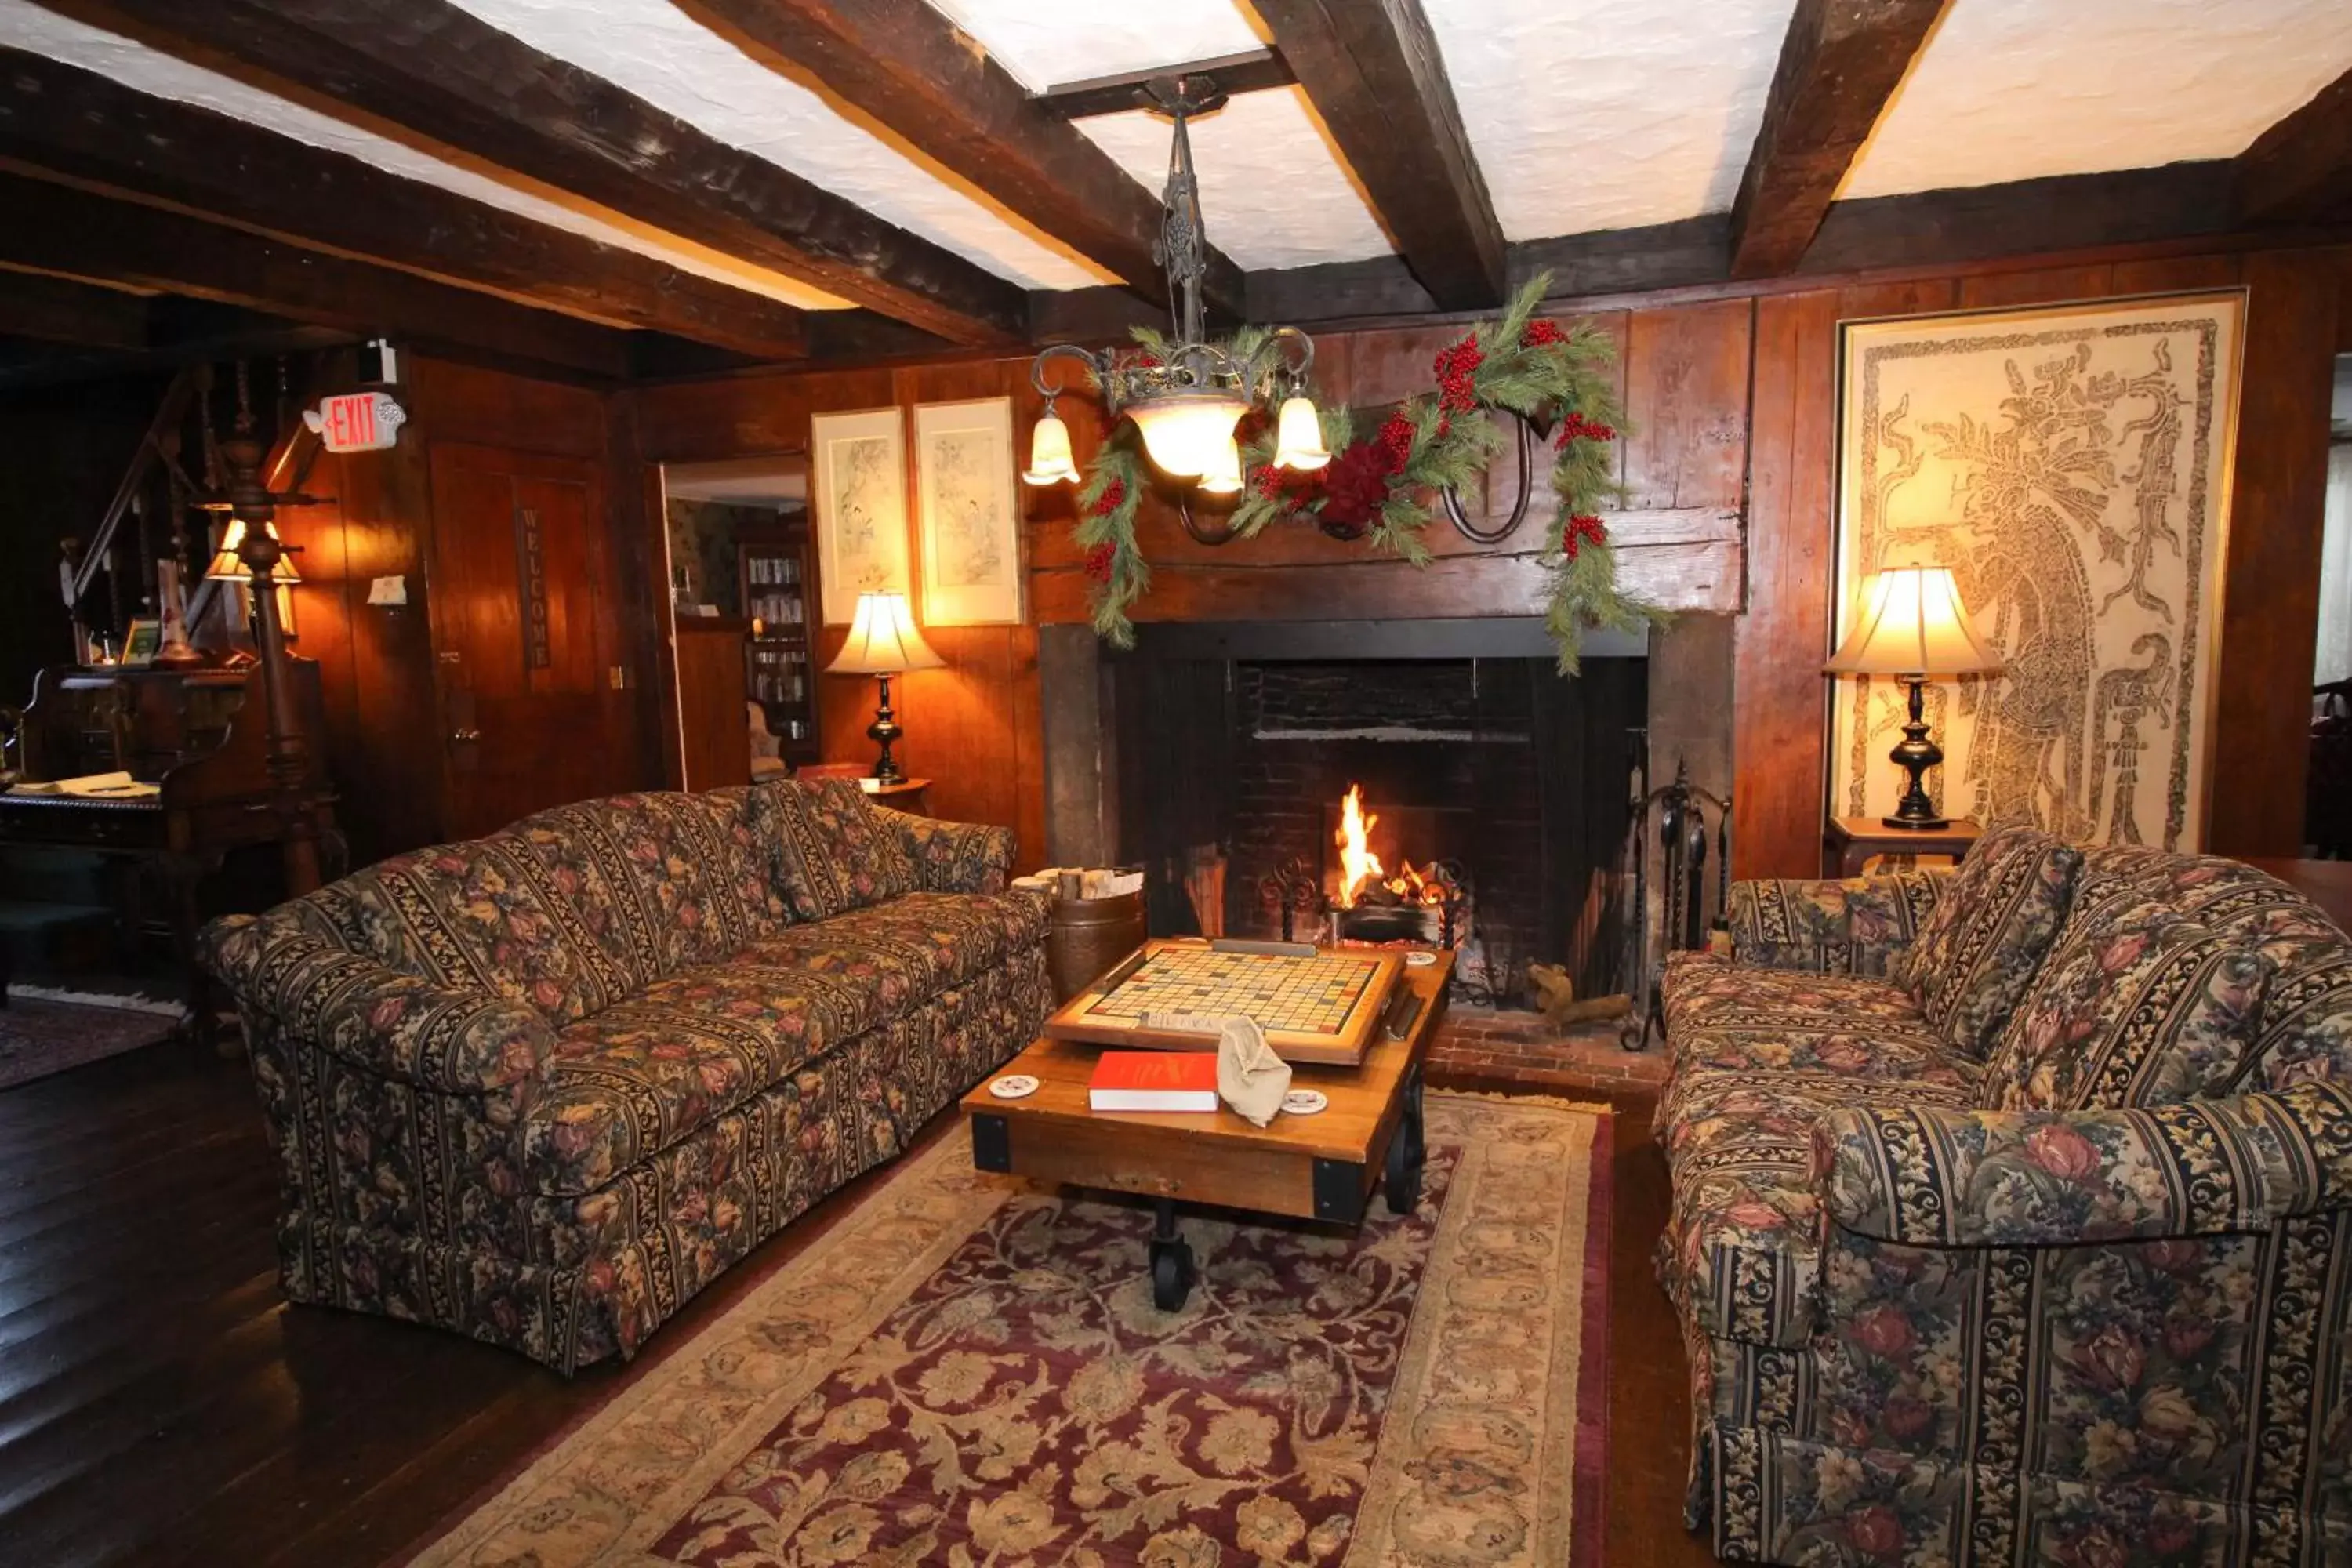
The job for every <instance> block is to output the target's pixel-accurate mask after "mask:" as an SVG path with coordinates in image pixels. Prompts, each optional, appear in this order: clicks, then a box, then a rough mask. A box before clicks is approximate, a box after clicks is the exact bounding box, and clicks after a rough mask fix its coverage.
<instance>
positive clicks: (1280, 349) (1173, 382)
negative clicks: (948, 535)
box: [1022, 76, 1331, 495]
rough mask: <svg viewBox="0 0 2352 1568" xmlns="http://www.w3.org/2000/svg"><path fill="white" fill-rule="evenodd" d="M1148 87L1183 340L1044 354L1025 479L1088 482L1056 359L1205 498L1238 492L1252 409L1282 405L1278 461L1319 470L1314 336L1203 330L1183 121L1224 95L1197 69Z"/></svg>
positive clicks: (1196, 199)
mask: <svg viewBox="0 0 2352 1568" xmlns="http://www.w3.org/2000/svg"><path fill="white" fill-rule="evenodd" d="M1144 90H1145V92H1146V94H1147V95H1148V96H1149V98H1150V102H1151V104H1152V106H1154V107H1156V108H1157V109H1158V110H1160V112H1161V113H1164V114H1166V115H1168V116H1169V117H1170V118H1171V120H1172V121H1174V122H1175V137H1174V142H1173V145H1172V146H1171V150H1170V153H1169V165H1168V184H1167V186H1166V188H1165V189H1164V190H1163V191H1162V192H1161V195H1160V205H1161V218H1160V235H1161V237H1160V244H1159V245H1158V246H1157V247H1155V250H1154V254H1155V255H1156V256H1157V257H1158V258H1159V259H1160V263H1161V265H1162V266H1163V267H1165V268H1166V269H1167V274H1168V290H1169V301H1168V313H1169V317H1170V319H1171V321H1172V322H1173V323H1174V325H1175V327H1176V330H1177V336H1176V338H1175V340H1174V341H1172V342H1169V343H1167V344H1165V345H1162V344H1161V343H1160V342H1159V340H1157V339H1150V340H1148V341H1149V342H1150V344H1151V347H1152V349H1153V350H1154V351H1157V352H1141V353H1139V352H1137V351H1135V350H1127V351H1124V352H1122V351H1118V350H1108V349H1107V350H1103V351H1100V352H1096V351H1091V350H1087V349H1083V348H1079V347H1077V346H1076V344H1072V343H1055V344H1052V345H1050V346H1048V347H1046V348H1045V349H1044V350H1042V351H1041V352H1040V353H1038V355H1037V358H1036V361H1035V363H1034V364H1033V365H1032V366H1031V368H1030V382H1031V384H1033V385H1034V386H1035V387H1036V389H1037V391H1038V393H1039V394H1040V395H1042V396H1043V397H1044V398H1045V412H1044V415H1043V416H1041V417H1040V418H1039V419H1038V421H1037V424H1036V426H1035V428H1034V431H1033V432H1032V433H1031V436H1030V447H1029V467H1028V469H1027V470H1026V471H1025V472H1024V474H1023V475H1022V478H1023V479H1024V480H1026V481H1027V482H1028V483H1030V484H1033V485H1048V484H1077V483H1079V482H1080V475H1079V471H1078V468H1077V465H1076V461H1075V460H1074V458H1073V456H1072V453H1071V449H1070V431H1069V426H1066V425H1065V424H1064V423H1063V422H1062V419H1061V416H1059V415H1057V414H1056V413H1055V411H1054V400H1055V398H1056V397H1057V396H1058V395H1060V394H1061V393H1062V392H1063V391H1064V390H1065V388H1064V387H1063V386H1062V385H1061V384H1059V383H1057V382H1053V381H1049V380H1048V379H1047V377H1046V368H1047V366H1048V365H1049V364H1050V363H1052V361H1054V360H1055V359H1056V358H1066V359H1072V360H1076V362H1078V363H1079V364H1080V365H1081V366H1082V367H1083V369H1084V374H1085V375H1086V377H1087V380H1088V381H1090V382H1091V383H1092V384H1093V385H1094V388H1095V391H1096V393H1097V395H1099V396H1100V397H1101V399H1102V405H1103V409H1104V412H1106V413H1107V414H1108V415H1109V416H1111V419H1112V420H1113V421H1114V422H1116V421H1117V420H1118V419H1119V418H1121V417H1125V418H1128V419H1130V420H1132V421H1134V423H1135V428H1136V431H1137V433H1138V434H1139V436H1140V437H1142V440H1143V450H1144V454H1145V456H1147V457H1148V458H1150V460H1151V464H1152V466H1153V467H1154V468H1158V469H1159V470H1160V472H1161V473H1163V474H1165V475H1167V476H1168V477H1169V478H1171V479H1185V480H1191V481H1192V483H1193V485H1194V488H1196V489H1200V490H1201V491H1202V492H1203V493H1204V494H1209V495H1237V494H1239V493H1240V492H1241V489H1242V487H1243V480H1244V476H1243V472H1242V459H1241V447H1240V442H1239V427H1240V426H1241V423H1242V420H1243V419H1244V417H1245V416H1248V415H1249V414H1251V413H1252V412H1253V411H1262V412H1263V413H1265V414H1272V413H1273V411H1275V410H1276V409H1277V408H1278V409H1279V410H1280V414H1279V417H1278V419H1277V420H1276V442H1277V446H1276V455H1275V458H1274V461H1275V463H1276V466H1278V467H1281V468H1292V469H1297V470H1299V471H1301V472H1304V471H1307V470H1309V469H1313V468H1321V467H1323V465H1324V464H1326V463H1328V462H1329V461H1330V460H1331V454H1330V453H1329V452H1328V451H1327V450H1325V449H1324V445H1323V432H1322V422H1321V420H1320V418H1319V417H1318V415H1317V413H1316V410H1315V404H1314V400H1313V399H1312V398H1311V397H1309V396H1308V395H1307V373H1308V372H1309V371H1310V370H1311V369H1312V368H1313V367H1314V363H1315V342H1314V340H1313V339H1311V338H1309V337H1308V336H1307V334H1306V333H1305V332H1302V331H1299V330H1298V329H1297V328H1296V327H1276V328H1274V329H1272V330H1271V331H1243V332H1241V333H1239V334H1237V335H1236V336H1235V337H1234V340H1232V342H1230V343H1217V342H1209V341H1208V340H1207V338H1206V336H1205V334H1204V331H1203V327H1202V303H1201V293H1202V281H1203V279H1205V278H1206V276H1207V273H1208V255H1209V250H1208V239H1207V235H1206V230H1205V228H1204V226H1203V225H1202V217H1201V202H1200V183H1199V180H1198V179H1197V177H1196V176H1195V175H1194V174H1193V171H1192V138H1191V137H1190V135H1189V134H1188V133H1187V132H1186V130H1185V123H1186V121H1188V120H1189V119H1190V118H1191V117H1192V115H1195V114H1205V113H1208V112H1210V111H1212V110H1216V109H1219V108H1222V107H1223V104H1224V101H1225V95H1224V94H1223V92H1222V91H1220V90H1218V89H1216V87H1215V85H1214V83H1213V82H1210V81H1207V80H1206V79H1203V78H1200V77H1197V76H1195V77H1188V78H1182V79H1176V78H1160V79H1154V80H1153V81H1152V82H1150V84H1148V86H1147V87H1146V88H1145V89H1144Z"/></svg>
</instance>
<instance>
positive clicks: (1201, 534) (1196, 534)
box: [1176, 489, 1241, 545]
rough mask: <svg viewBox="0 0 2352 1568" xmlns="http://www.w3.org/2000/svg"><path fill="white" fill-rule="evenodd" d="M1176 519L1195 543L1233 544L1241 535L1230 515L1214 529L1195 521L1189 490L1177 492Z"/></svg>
mask: <svg viewBox="0 0 2352 1568" xmlns="http://www.w3.org/2000/svg"><path fill="white" fill-rule="evenodd" d="M1176 519H1177V521H1180V522H1181V523H1182V524H1183V525H1184V531H1185V533H1186V534H1188V535H1190V536H1191V538H1192V542H1193V543H1195V544H1211V545H1215V544H1231V543H1232V542H1234V540H1236V539H1239V538H1240V537H1241V534H1240V532H1239V531H1237V530H1235V529H1234V522H1233V519H1232V518H1230V517H1228V518H1227V519H1226V520H1225V521H1224V522H1223V524H1222V525H1220V526H1219V527H1218V528H1216V529H1215V530H1213V531H1212V530H1208V529H1204V528H1202V526H1201V525H1200V523H1199V522H1197V521H1194V520H1193V517H1192V495H1191V494H1190V492H1189V491H1188V490H1183V489H1180V490H1178V491H1177V492H1176Z"/></svg>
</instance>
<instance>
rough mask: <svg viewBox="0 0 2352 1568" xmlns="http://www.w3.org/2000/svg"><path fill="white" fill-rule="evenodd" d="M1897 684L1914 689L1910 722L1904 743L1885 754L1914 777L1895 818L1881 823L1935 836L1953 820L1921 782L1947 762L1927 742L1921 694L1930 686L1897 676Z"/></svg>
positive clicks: (1898, 803) (1933, 744)
mask: <svg viewBox="0 0 2352 1568" xmlns="http://www.w3.org/2000/svg"><path fill="white" fill-rule="evenodd" d="M1895 679H1897V680H1901V681H1905V682H1907V683H1908V684H1909V685H1910V688H1911V718H1910V721H1909V722H1908V723H1906V724H1905V725H1904V726H1903V739H1902V740H1901V741H1899V742H1896V743H1895V749H1894V750H1893V751H1891V752H1887V753H1886V754H1887V755H1888V756H1890V757H1892V758H1893V759H1894V760H1895V765H1896V766H1898V767H1900V768H1902V769H1903V770H1904V771H1905V772H1906V773H1909V774H1910V775H1911V783H1910V786H1909V787H1908V788H1906V790H1904V792H1903V798H1902V799H1901V800H1898V801H1896V802H1895V815H1894V816H1882V817H1880V818H1879V819H1878V820H1879V821H1880V822H1882V823H1884V824H1885V825H1886V826H1889V827H1899V828H1905V829H1907V830H1909V831H1911V832H1913V833H1936V832H1940V831H1941V830H1943V829H1944V828H1947V827H1949V826H1951V825H1952V819H1951V818H1950V817H1948V816H1943V815H1941V814H1940V813H1938V812H1937V810H1936V803H1935V802H1934V801H1932V800H1930V799H1928V798H1927V785H1926V784H1924V783H1922V782H1921V780H1922V777H1923V776H1924V775H1925V774H1926V773H1927V770H1928V769H1929V768H1932V767H1934V766H1936V764H1937V763H1940V762H1942V761H1943V760H1944V748H1943V747H1941V746H1939V745H1937V744H1936V742H1933V741H1931V740H1929V739H1928V738H1927V720H1926V719H1925V718H1924V717H1922V699H1921V692H1922V691H1923V690H1924V689H1925V688H1926V686H1927V677H1926V676H1924V675H1898V676H1896V677H1895Z"/></svg>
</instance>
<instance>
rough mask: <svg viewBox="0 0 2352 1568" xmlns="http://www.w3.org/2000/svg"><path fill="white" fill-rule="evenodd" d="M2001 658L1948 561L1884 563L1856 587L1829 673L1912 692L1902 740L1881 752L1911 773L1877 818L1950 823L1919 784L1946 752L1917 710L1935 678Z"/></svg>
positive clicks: (1893, 822) (1929, 828)
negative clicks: (1850, 618) (1858, 593)
mask: <svg viewBox="0 0 2352 1568" xmlns="http://www.w3.org/2000/svg"><path fill="white" fill-rule="evenodd" d="M2000 667H2001V662H2000V654H1998V653H1996V652H1995V651H1993V650H1992V649H1991V648H1990V647H1986V646H1985V644H1984V642H1983V641H1982V640H1981V639H1979V637H1978V636H1977V634H1976V632H1975V631H1974V630H1973V629H1972V628H1971V627H1970V626H1969V612H1968V607H1967V606H1966V605H1962V604H1961V603H1960V589H1959V584H1957V583H1955V582H1953V581H1952V569H1951V568H1950V567H1948V566H1934V565H1924V564H1922V565H1905V566H1888V567H1886V568H1885V569H1883V570H1882V571H1881V572H1880V573H1879V574H1878V575H1877V576H1875V577H1874V578H1872V579H1871V580H1870V582H1869V584H1867V585H1866V586H1865V587H1864V589H1863V592H1862V606H1861V613H1860V614H1858V615H1857V616H1855V617H1854V623H1853V631H1851V632H1849V633H1848V634H1847V635H1846V639H1845V641H1844V643H1843V644H1842V645H1841V646H1840V647H1839V648H1838V650H1837V652H1835V653H1833V654H1832V655H1831V656H1830V661H1829V663H1828V665H1827V666H1826V667H1825V668H1827V669H1828V670H1829V672H1830V673H1831V674H1832V675H1891V676H1893V677H1895V679H1897V680H1900V681H1904V682H1906V683H1907V684H1908V685H1909V687H1910V689H1911V718H1910V721H1909V722H1908V723H1906V724H1905V725H1904V726H1903V739H1902V741H1901V742H1899V743H1897V744H1896V746H1895V750H1894V751H1892V752H1888V753H1887V754H1888V755H1889V756H1891V757H1893V758H1894V759H1895V763H1896V764H1897V765H1899V766H1901V767H1902V768H1903V769H1905V770H1906V772H1908V773H1910V775H1911V786H1910V787H1909V788H1908V789H1906V790H1905V791H1904V792H1903V799H1902V801H1901V803H1900V804H1898V805H1896V806H1895V815H1894V816H1885V817H1881V818H1880V819H1879V820H1880V821H1882V822H1884V823H1885V825H1886V826H1889V827H1907V828H1913V829H1916V830H1918V831H1921V832H1933V831H1935V830H1937V829H1939V828H1944V827H1948V826H1951V823H1950V821H1949V820H1948V818H1945V817H1942V816H1937V814H1936V803H1935V802H1933V801H1931V800H1929V799H1928V798H1927V786H1926V785H1925V784H1922V783H1921V782H1920V779H1921V777H1922V775H1924V774H1925V773H1927V770H1928V769H1929V768H1932V767H1934V766H1935V765H1936V764H1937V763H1940V762H1942V761H1943V760H1944V749H1943V748H1942V747H1941V746H1938V745H1937V744H1936V742H1933V741H1931V740H1929V739H1928V738H1927V720H1926V719H1924V718H1922V717H1921V715H1920V693H1921V691H1922V689H1924V688H1925V687H1926V685H1927V678H1928V677H1930V676H1936V675H1977V674H1990V673H1991V672H1993V671H1997V670H1999V669H2000Z"/></svg>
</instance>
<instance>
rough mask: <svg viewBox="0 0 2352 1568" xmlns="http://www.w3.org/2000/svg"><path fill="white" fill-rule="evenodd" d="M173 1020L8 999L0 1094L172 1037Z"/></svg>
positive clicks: (1, 1012) (0, 1012)
mask: <svg viewBox="0 0 2352 1568" xmlns="http://www.w3.org/2000/svg"><path fill="white" fill-rule="evenodd" d="M179 1023H180V1020H179V1018H178V1017H177V1016H163V1015H162V1014H158V1013H151V1012H134V1011H131V1009H129V1008H123V1007H77V1006H74V1005H70V1004H68V1003H64V1002H40V1001H35V1000H32V999H30V998H28V997H25V996H20V995H14V994H12V995H11V996H10V997H9V998H8V1005H7V1006H6V1007H5V1008H0V1089H14V1088H16V1086H17V1085H18V1084H20V1083H30V1082H32V1081H33V1080H34V1079H37V1078H47V1077H48V1076H49V1075H50V1074H51V1073H60V1072H63V1071H65V1070H66V1069H67V1068H78V1067H80V1066H81V1065H82V1064H83V1063H85V1062H94V1061H97V1060H99V1059H100V1058H105V1057H114V1056H121V1054H122V1053H123V1052H125V1051H135V1050H138V1049H140V1048H142V1047H146V1046H152V1045H155V1044H158V1043H160V1042H161V1041H163V1040H167V1039H169V1038H171V1036H172V1031H173V1030H174V1029H176V1028H177V1027H179Z"/></svg>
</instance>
